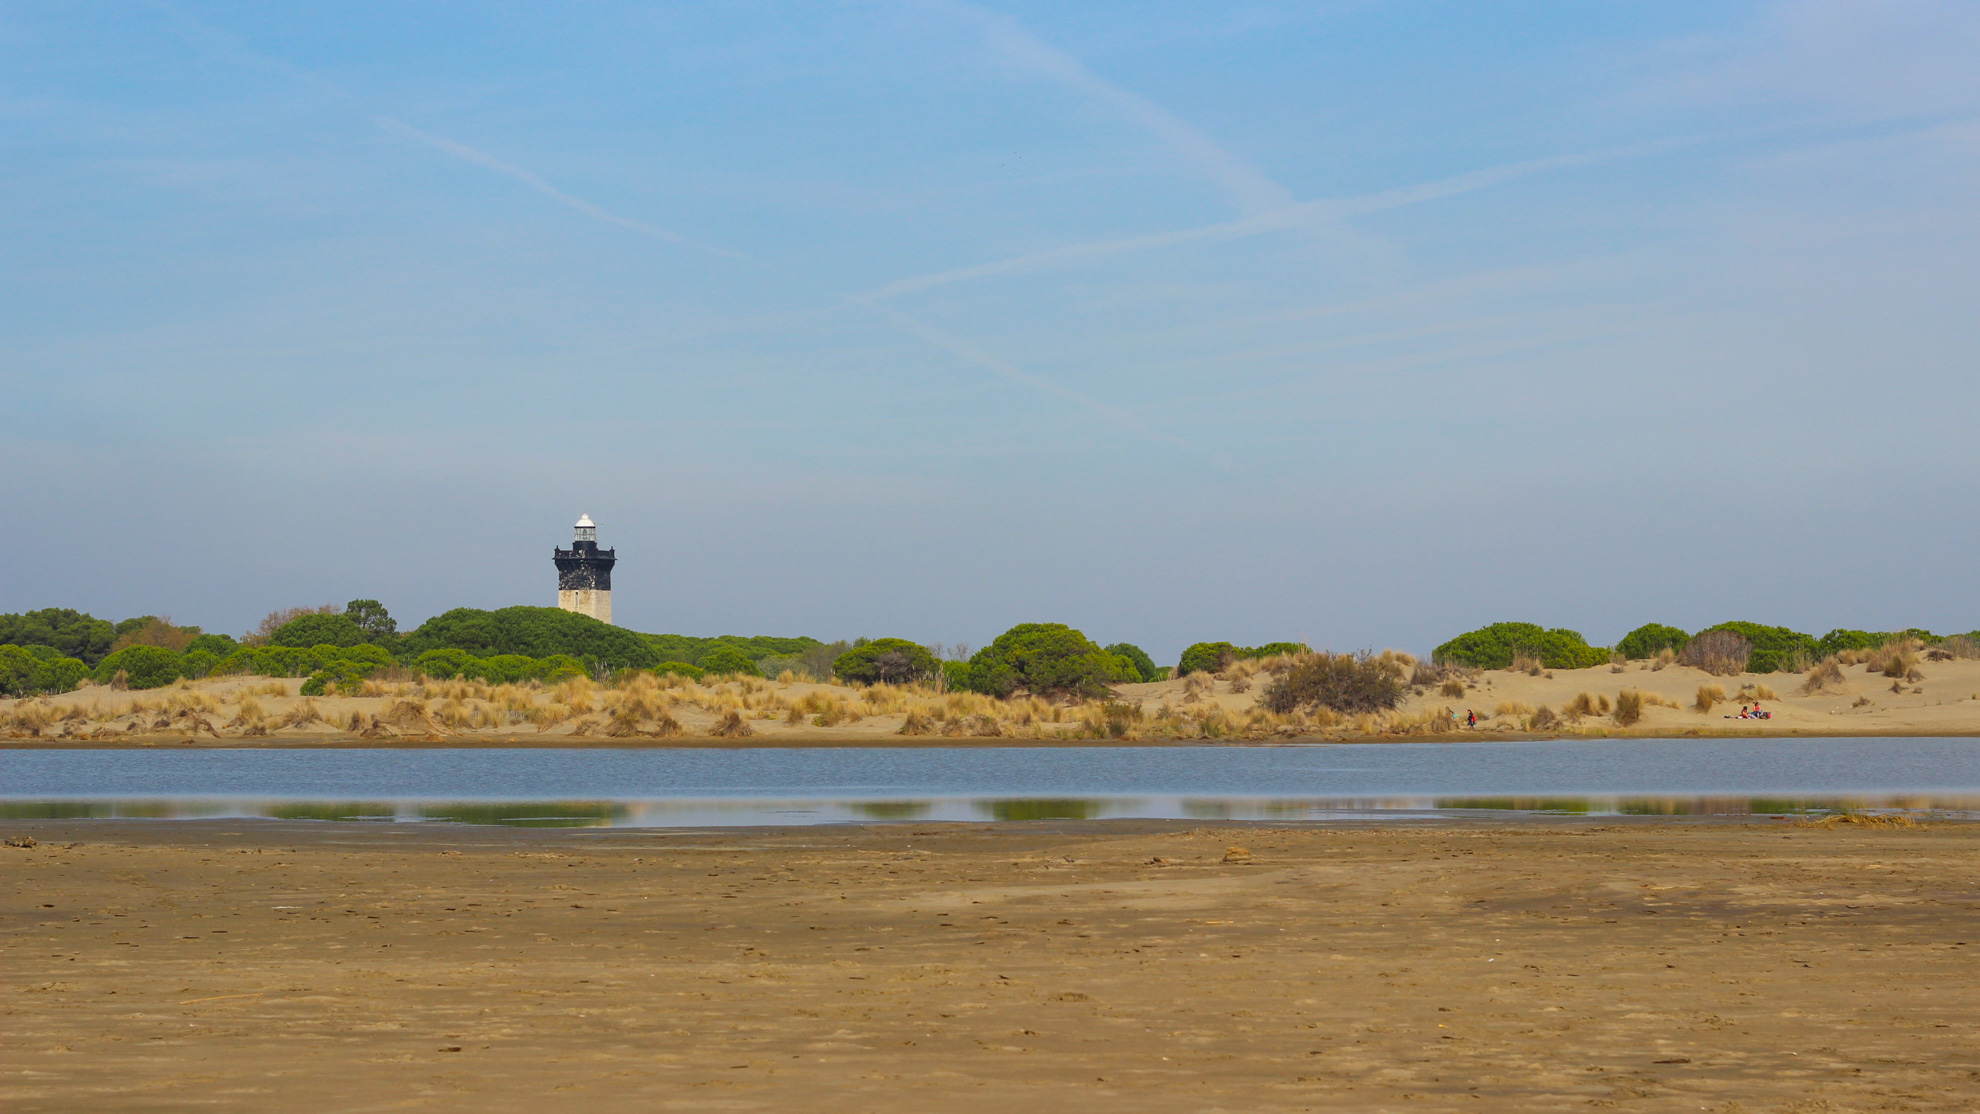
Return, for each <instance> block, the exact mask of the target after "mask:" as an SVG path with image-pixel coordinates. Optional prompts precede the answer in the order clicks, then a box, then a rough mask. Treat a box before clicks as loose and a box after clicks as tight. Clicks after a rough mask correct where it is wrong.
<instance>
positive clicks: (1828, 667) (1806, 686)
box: [1801, 654, 1846, 696]
mask: <svg viewBox="0 0 1980 1114" xmlns="http://www.w3.org/2000/svg"><path fill="white" fill-rule="evenodd" d="M1845 683H1846V682H1845V681H1844V679H1843V670H1842V662H1840V661H1838V660H1837V659H1836V655H1834V654H1830V655H1829V656H1828V657H1826V658H1823V659H1822V661H1821V663H1820V664H1818V665H1816V666H1815V667H1814V668H1813V669H1810V670H1809V671H1808V677H1807V679H1805V680H1803V681H1802V682H1801V695H1803V696H1816V695H1819V694H1821V693H1824V692H1828V691H1830V690H1831V689H1839V688H1842V687H1843V685H1844V684H1845Z"/></svg>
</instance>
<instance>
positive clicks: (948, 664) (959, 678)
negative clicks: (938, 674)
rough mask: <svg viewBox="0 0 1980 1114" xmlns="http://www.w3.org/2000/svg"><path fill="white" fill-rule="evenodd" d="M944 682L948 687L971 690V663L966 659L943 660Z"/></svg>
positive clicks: (964, 690) (965, 690)
mask: <svg viewBox="0 0 1980 1114" xmlns="http://www.w3.org/2000/svg"><path fill="white" fill-rule="evenodd" d="M942 683H943V684H944V685H945V686H947V687H948V688H952V689H957V690H960V691H963V692H967V691H969V663H968V662H966V661H945V662H943V663H942Z"/></svg>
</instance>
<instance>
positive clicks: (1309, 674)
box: [1259, 652, 1407, 715]
mask: <svg viewBox="0 0 1980 1114" xmlns="http://www.w3.org/2000/svg"><path fill="white" fill-rule="evenodd" d="M1406 687H1407V686H1406V685H1405V684H1404V680H1403V675H1402V673H1401V671H1400V668H1399V667H1398V666H1395V665H1392V664H1390V663H1389V662H1386V661H1383V660H1381V659H1379V658H1377V657H1375V656H1374V655H1372V654H1369V653H1366V652H1363V653H1359V654H1310V655H1308V656H1306V657H1303V658H1301V659H1300V660H1298V661H1296V662H1294V663H1293V666H1292V668H1291V669H1288V670H1286V671H1285V672H1284V673H1282V674H1280V675H1279V676H1278V677H1277V678H1276V679H1274V680H1273V681H1272V683H1271V684H1270V685H1267V686H1266V688H1265V691H1264V693H1263V694H1261V696H1260V697H1259V703H1261V704H1263V705H1264V706H1265V709H1266V710H1267V711H1270V712H1276V713H1278V714H1280V715H1284V714H1286V713H1288V712H1291V711H1293V710H1295V709H1297V708H1300V707H1313V706H1320V707H1326V708H1331V709H1333V710H1334V711H1336V712H1342V713H1345V714H1347V715H1359V714H1361V713H1363V712H1382V711H1387V710H1389V709H1391V708H1394V707H1395V706H1396V705H1398V704H1400V703H1402V699H1403V693H1404V691H1405V689H1406Z"/></svg>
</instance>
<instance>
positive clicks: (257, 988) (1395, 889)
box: [0, 819, 1980, 1114]
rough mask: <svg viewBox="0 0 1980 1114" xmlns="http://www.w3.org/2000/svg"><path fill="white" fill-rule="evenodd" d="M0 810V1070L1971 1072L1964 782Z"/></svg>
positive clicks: (1100, 1096)
mask: <svg viewBox="0 0 1980 1114" xmlns="http://www.w3.org/2000/svg"><path fill="white" fill-rule="evenodd" d="M0 835H6V836H22V835H31V836H33V837H34V838H35V839H37V840H38V841H39V844H38V845H37V846H35V847H33V848H18V847H11V846H8V847H0V925H3V926H4V931H0V1018H3V1019H4V1021H3V1022H0V1023H3V1024H4V1031H5V1034H6V1036H5V1040H4V1042H0V1108H4V1109H6V1110H8V1111H23V1112H24V1111H42V1110H64V1111H66V1110H84V1109H92V1110H101V1109H113V1110H120V1111H132V1110H136V1111H143V1110H154V1109H167V1108H174V1109H176V1108H183V1107H193V1106H197V1107H198V1108H200V1109H203V1110H216V1111H235V1110H239V1111H250V1110H252V1111H266V1110H284V1111H361V1110H362V1111H370V1110H385V1109H392V1110H474V1111H511V1110H513V1111H532V1112H535V1111H586V1112H588V1114H589V1112H596V1111H605V1110H621V1109H624V1110H634V1109H637V1110H673V1109H681V1110H736V1111H755V1110H762V1111H788V1110H820V1111H931V1110H940V1111H1010V1110H1021V1109H1025V1108H1026V1107H1027V1106H1032V1107H1034V1108H1036V1109H1040V1110H1059V1109H1077V1110H1082V1111H1219V1110H1226V1111H1281V1110H1284V1111H1292V1110H1314V1109H1320V1110H1422V1111H1442V1110H1451V1111H1480V1110H1508V1111H1511V1110H1518V1111H1549V1110H1576V1111H1582V1110H1588V1109H1591V1108H1603V1109H1607V1108H1616V1109H1623V1110H1644V1111H1667V1110H1668V1111H1679V1110H1682V1111H1694V1110H1698V1109H1707V1110H1712V1111H1855V1110H1947V1111H1950V1110H1967V1109H1972V1107H1973V1105H1974V1102H1975V1096H1976V1095H1980V1026H1976V1023H1980V996H1976V994H1975V993H1974V992H1975V990H1976V988H1980V979H1976V965H1975V961H1974V959H1973V957H1972V955H1971V953H1972V951H1974V950H1975V949H1980V922H1976V920H1975V914H1976V912H1980V887H1977V886H1976V881H1980V876H1976V874H1975V873H1974V871H1973V866H1974V863H1975V862H1976V853H1977V852H1980V825H1962V824H1945V825H1938V826H1933V827H1930V828H1924V829H1915V830H1891V829H1869V828H1853V827H1841V828H1814V827H1807V826H1801V825H1797V824H1792V823H1789V822H1768V823H1758V822H1756V823H1704V822H1693V821H1670V820H1643V821H1631V822H1627V823H1614V822H1608V823H1603V822H1592V821H1582V820H1566V819H1562V820H1538V821H1532V822H1519V823H1509V824H1499V825H1497V826H1487V825H1483V824H1476V823H1463V822H1456V821H1452V822H1439V823H1434V824H1425V825H1415V826H1403V825H1390V826H1381V827H1373V826H1349V825H1331V826H1314V827H1306V828H1299V829H1291V830H1288V829H1284V828H1271V829H1267V828H1262V827H1244V826H1225V827H1219V828H1215V829H1211V828H1202V827H1197V826H1193V825H1190V824H1183V823H1175V824H1169V823H1159V822H1124V821H1115V822H1100V823H1036V824H981V825H914V824H903V825H873V826H862V827H847V828H828V829H820V828H807V829H777V830H764V829H754V830H751V829H728V830H723V831H719V832H681V831H653V830H627V829H609V830H608V829H594V830H510V829H489V828H469V827H461V826H453V825H439V824H434V825H379V826H369V825H359V824H349V825H344V824H329V823H313V824H312V823H298V822H275V821H245V822H244V821H197V822H185V821H181V822H161V821H88V822H85V821H31V822H27V821H15V822H6V823H5V824H4V831H0ZM1234 845H1236V846H1242V847H1244V848H1246V849H1248V850H1249V852H1250V854H1249V856H1248V861H1230V862H1227V861H1225V860H1226V858H1227V849H1228V848H1230V847H1232V846H1234ZM1229 857H1230V858H1233V859H1238V860H1243V859H1245V858H1246V856H1242V855H1230V856H1229Z"/></svg>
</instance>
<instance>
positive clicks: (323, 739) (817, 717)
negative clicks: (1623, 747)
mask: <svg viewBox="0 0 1980 1114" xmlns="http://www.w3.org/2000/svg"><path fill="white" fill-rule="evenodd" d="M1922 673H1923V676H1922V679H1919V680H1915V681H1905V682H1899V681H1896V680H1894V679H1892V678H1890V677H1886V676H1884V675H1882V674H1879V673H1874V672H1871V671H1870V670H1868V669H1867V668H1865V667H1863V666H1861V665H1857V666H1851V667H1849V668H1847V669H1846V670H1845V671H1844V673H1843V679H1842V681H1841V682H1840V683H1835V684H1831V685H1829V686H1827V687H1824V688H1822V689H1821V690H1819V691H1815V692H1808V691H1804V689H1805V684H1806V678H1805V677H1804V676H1802V675H1798V674H1789V673H1772V674H1745V675H1742V676H1737V677H1716V676H1713V675H1711V674H1708V673H1705V672H1703V671H1702V670H1698V669H1694V668H1690V667H1687V666H1677V665H1673V666H1669V667H1667V668H1662V669H1652V668H1650V664H1649V663H1647V662H1636V663H1631V664H1629V665H1627V666H1622V667H1611V666H1602V667H1598V668H1594V669H1579V670H1548V671H1544V672H1542V673H1540V674H1537V675H1529V674H1527V673H1521V672H1514V671H1511V670H1487V671H1482V672H1478V673H1476V674H1475V675H1474V676H1473V677H1472V678H1471V679H1470V680H1469V681H1468V682H1463V683H1461V684H1460V686H1459V688H1460V689H1461V691H1456V692H1452V691H1444V690H1443V689H1442V688H1441V687H1432V686H1416V687H1414V688H1412V689H1411V690H1410V691H1409V693H1408V696H1407V697H1406V699H1405V700H1404V702H1403V704H1402V705H1401V706H1400V707H1399V708H1397V709H1396V710H1395V711H1393V712H1390V713H1384V714H1381V715H1374V716H1355V717H1339V716H1330V715H1308V714H1306V713H1294V714H1292V715H1273V714H1271V713H1268V712H1267V711H1265V710H1264V709H1263V708H1261V707H1260V706H1259V697H1260V695H1261V694H1262V692H1263V691H1264V688H1265V685H1266V684H1267V683H1268V682H1269V679H1270V678H1269V677H1268V676H1266V675H1263V674H1258V673H1252V672H1246V670H1245V669H1243V668H1239V669H1235V670H1233V671H1231V672H1230V673H1228V674H1224V675H1211V674H1194V675H1192V676H1190V677H1187V678H1183V679H1180V680H1170V681H1161V682H1156V683H1153V684H1139V685H1117V686H1115V688H1114V690H1113V692H1112V693H1111V694H1110V695H1109V696H1108V697H1106V698H1105V699H1103V700H1098V701H1064V700H1060V701H1048V700H1042V699H1036V698H1027V697H1020V698H1017V699H1013V700H1007V701H999V700H993V699H991V698H989V697H984V696H978V695H975V694H971V693H938V692H935V691H933V690H928V689H916V688H896V687H893V686H875V687H873V688H855V687H850V686H846V685H836V684H819V683H814V682H810V681H791V680H785V681H777V680H763V679H755V678H751V679H745V680H729V681H717V680H710V681H709V682H708V683H706V684H693V683H690V682H688V681H686V680H685V679H683V678H664V679H660V680H659V681H655V680H654V679H653V678H650V677H648V678H646V679H645V680H643V681H641V682H639V683H637V684H635V685H633V686H630V687H628V686H617V687H614V686H607V685H596V684H593V683H591V682H589V681H581V682H577V683H565V684H562V685H556V686H542V685H536V686H529V685H502V686H491V685H485V684H477V683H473V682H461V681H418V680H413V681H377V682H369V683H368V684H367V689H366V695H362V696H344V695H327V696H317V697H304V696H302V695H300V693H299V692H298V690H299V688H300V686H301V682H300V681H298V680H295V679H286V680H285V679H280V678H264V677H230V678H219V679H213V680H204V681H189V682H183V683H181V684H177V685H173V686H171V687H169V688H162V689H154V690H150V691H147V692H125V691H118V690H113V689H110V688H107V687H104V686H95V685H92V686H88V687H85V688H81V689H78V690H76V691H74V692H69V693H63V694H61V695H59V696H51V697H43V698H36V699H17V700H0V747H127V746H130V747H147V746H192V747H211V746H221V747H268V746H374V747H375V746H494V747H518V746H520V747H541V746H550V747H569V746H580V747H590V746H697V747H705V746H890V745H906V746H985V745H988V746H1023V745H1051V744H1055V743H1064V742H1067V741H1081V742H1085V743H1088V744H1093V743H1101V744H1104V743H1108V742H1118V743H1124V744H1134V745H1149V744H1162V743H1177V742H1182V743H1189V742H1205V741H1210V742H1216V741H1242V740H1254V741H1256V740H1294V739H1309V740H1311V739H1337V740H1343V739H1352V740H1358V741H1365V740H1381V739H1413V740H1421V739H1426V738H1442V739H1463V738H1476V737H1486V738H1536V737H1547V736H1554V735H1567V736H1630V735H1636V736H1689V735H1729V736H1732V735H1784V736H1795V735H1801V736H1834V735H1980V661H1970V660H1960V661H1943V662H1928V663H1926V664H1925V665H1924V666H1923V668H1922ZM1701 689H1703V690H1707V691H1715V692H1716V693H1717V695H1718V697H1719V699H1718V700H1716V701H1715V702H1714V703H1712V704H1711V706H1710V707H1709V708H1707V709H1702V710H1701V708H1700V707H1699V693H1700V690H1701ZM1629 691H1634V692H1638V693H1641V694H1643V696H1644V698H1645V700H1644V705H1643V708H1642V718H1641V719H1640V720H1638V721H1637V722H1635V723H1633V724H1627V725H1625V724H1622V723H1619V722H1617V720H1616V718H1615V717H1614V715H1613V714H1612V713H1611V711H1610V709H1612V708H1613V707H1614V706H1615V705H1616V704H1617V703H1618V701H1619V698H1620V697H1621V696H1622V694H1623V693H1624V692H1629ZM1583 697H1585V698H1586V699H1585V700H1583ZM1754 702H1758V703H1759V704H1760V705H1761V706H1763V707H1764V708H1766V709H1767V710H1768V711H1769V712H1770V713H1771V718H1768V719H1739V718H1738V713H1739V711H1740V708H1741V706H1742V705H1743V704H1752V703H1754ZM1541 709H1545V710H1547V711H1548V712H1549V713H1551V714H1554V716H1555V722H1553V723H1551V724H1549V725H1547V726H1544V727H1541V726H1537V725H1536V721H1535V719H1534V715H1535V713H1536V712H1538V711H1540V710H1541ZM1467 713H1476V715H1477V716H1478V719H1479V722H1478V726H1477V728H1476V729H1460V730H1453V726H1454V724H1458V723H1462V722H1463V721H1464V719H1465V717H1466V715H1467ZM731 716H733V717H734V719H733V721H730V717H731ZM1447 717H1448V718H1447ZM725 721H729V722H730V723H731V727H730V728H729V729H724V727H723V724H724V722H725ZM735 723H740V724H742V725H743V727H744V730H742V731H740V732H738V731H735V730H733V725H734V724H735ZM904 732H905V733H904Z"/></svg>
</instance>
